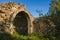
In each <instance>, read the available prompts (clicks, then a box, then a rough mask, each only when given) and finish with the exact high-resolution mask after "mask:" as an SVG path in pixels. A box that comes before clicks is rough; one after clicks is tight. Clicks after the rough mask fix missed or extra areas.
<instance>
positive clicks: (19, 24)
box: [13, 11, 30, 35]
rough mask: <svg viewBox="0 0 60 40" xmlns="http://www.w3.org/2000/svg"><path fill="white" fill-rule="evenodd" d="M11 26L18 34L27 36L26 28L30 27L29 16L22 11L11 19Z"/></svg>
mask: <svg viewBox="0 0 60 40" xmlns="http://www.w3.org/2000/svg"><path fill="white" fill-rule="evenodd" d="M13 25H14V26H15V30H16V31H17V32H18V33H19V34H21V35H28V27H29V26H30V18H29V15H28V14H27V13H26V12H24V11H21V12H18V13H17V14H16V16H15V18H14V19H13Z"/></svg>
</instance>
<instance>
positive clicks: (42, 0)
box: [0, 0, 50, 17]
mask: <svg viewBox="0 0 60 40" xmlns="http://www.w3.org/2000/svg"><path fill="white" fill-rule="evenodd" d="M9 1H11V2H17V3H21V4H25V5H26V8H27V9H28V10H29V12H30V13H31V14H32V15H33V16H35V17H38V16H39V14H38V13H37V12H36V10H42V12H43V14H46V13H47V12H48V10H49V4H50V0H0V3H4V2H9Z"/></svg>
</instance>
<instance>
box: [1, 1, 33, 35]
mask: <svg viewBox="0 0 60 40" xmlns="http://www.w3.org/2000/svg"><path fill="white" fill-rule="evenodd" d="M33 20H34V18H33V16H32V15H31V14H30V13H29V11H28V10H27V9H26V7H25V5H22V4H18V3H15V2H7V3H3V4H0V33H3V32H7V33H11V34H12V33H13V32H14V31H17V32H18V33H20V34H23V33H24V34H29V33H32V32H33V24H32V22H33Z"/></svg>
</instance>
